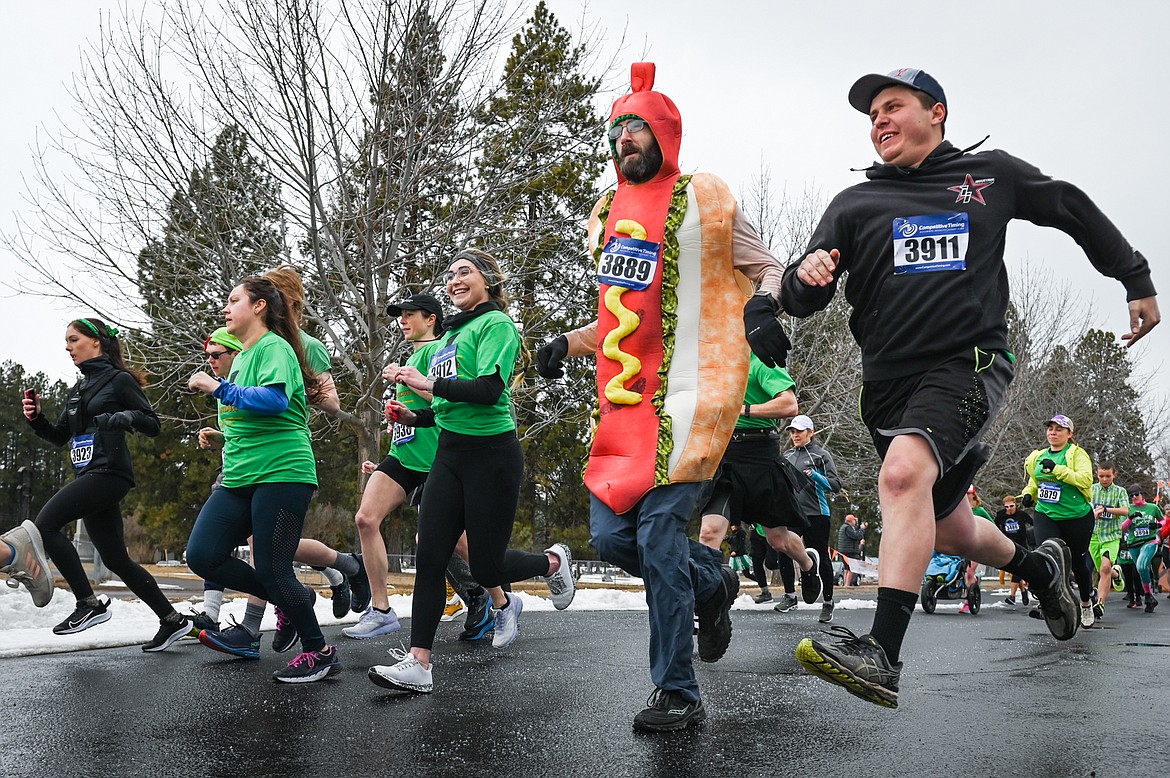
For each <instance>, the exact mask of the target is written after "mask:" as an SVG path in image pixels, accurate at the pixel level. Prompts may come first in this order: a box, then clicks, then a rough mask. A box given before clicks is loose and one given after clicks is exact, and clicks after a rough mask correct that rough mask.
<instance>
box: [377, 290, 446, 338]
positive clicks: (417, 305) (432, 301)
mask: <svg viewBox="0 0 1170 778" xmlns="http://www.w3.org/2000/svg"><path fill="white" fill-rule="evenodd" d="M403 311H425V312H427V313H431V314H434V315H435V326H436V329H438V328H441V327H442V326H443V306H442V305H441V304H440V303H439V301H438V300H437V299H436V298H435V297H433V296H431V295H429V294H424V293H419V294H412V295H411V296H410V297H407V298H406V299H405V300H403V301H402V302H400V303H391V304H390V305H387V306H386V313H387V314H389V315H390V316H401V315H402V312H403Z"/></svg>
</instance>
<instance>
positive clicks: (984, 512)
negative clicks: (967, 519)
mask: <svg viewBox="0 0 1170 778" xmlns="http://www.w3.org/2000/svg"><path fill="white" fill-rule="evenodd" d="M971 512H972V513H974V514H975V515H976V516H982V517H983V518H985V519H987V520H988V521H990V522H991V523H992V524H994V523H995V517H994V516H992V515H991V514H990V513H988V512H987V509H986V508H984V507H983V506H982V505H980V506H977V507H975V508H972V509H971Z"/></svg>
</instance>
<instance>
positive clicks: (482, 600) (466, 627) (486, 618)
mask: <svg viewBox="0 0 1170 778" xmlns="http://www.w3.org/2000/svg"><path fill="white" fill-rule="evenodd" d="M495 626H496V622H495V619H494V618H492V598H491V595H489V594H488V593H487V592H483V593H481V594H480V595H479V596H478V597H472V598H471V602H469V603H467V620H466V621H464V622H463V631H462V632H461V633H459V639H460V640H479V639H481V638H482V637H483V636H484V635H486V634H487V633H489V632H491V631H492V630H493V629H495Z"/></svg>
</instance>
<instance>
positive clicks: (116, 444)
mask: <svg viewBox="0 0 1170 778" xmlns="http://www.w3.org/2000/svg"><path fill="white" fill-rule="evenodd" d="M78 368H79V369H80V370H81V375H82V379H81V380H80V381H78V382H77V384H76V385H75V386H74V387H73V388H72V389H70V390H69V397H68V399H67V400H66V403H65V409H64V410H63V411H61V415H60V417H59V418H58V419H57V423H56V424H50V423H49V420H48V419H46V418H45V416H44V414H43V413H42V414H41V415H40V416H37V417H36V418H35V419H30V420H29V425H30V426H31V427H32V428H33V431H34V432H36V434H37V435H39V436H40V437H42V438H44V439H45V440H47V441H49V442H50V443H53V444H54V445H57V446H64V445H65V444H67V443H69V442H70V441H71V440H72V439H73V438H74V437H75V436H78V435H89V434H92V435H93V456H92V458H91V459H90V461H89V464H88V465H86V466H85V467H83V468H80V469H75V471H74V472H75V474H76V475H77V476H82V475H85V474H86V473H114V474H116V475H120V476H122V477H123V478H125V479H126V480H127V481H129V482H130V483H134V471H133V469H132V468H131V466H130V450H129V449H128V448H127V446H126V433H125V431H123V430H114V429H98V428H97V426H96V425H95V424H94V417H95V416H98V415H100V414H103V413H117V412H118V411H130V413H131V415H132V417H133V420H132V422H131V429H133V430H136V431H137V432H141V433H142V434H143V435H147V436H149V437H152V438H153V437H154V436H155V435H157V434H158V433H159V423H158V416H157V415H155V412H154V409H153V408H151V407H150V402H149V401H147V399H146V395H145V394H143V392H142V388H141V387H140V386H139V385H138V381H136V380H135V379H134V376H132V375H131V374H130V373H127V372H126V371H124V370H119V369H118V368H116V367H114V365H113V363H111V362H110V360H109V358H108V357H96V358H94V359H89V360H86V361H85V362H82V363H81V364H80V365H78Z"/></svg>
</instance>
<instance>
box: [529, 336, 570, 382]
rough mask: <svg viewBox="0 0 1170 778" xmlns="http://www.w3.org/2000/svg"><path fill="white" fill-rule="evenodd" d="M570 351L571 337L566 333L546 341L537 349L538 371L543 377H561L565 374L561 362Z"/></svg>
mask: <svg viewBox="0 0 1170 778" xmlns="http://www.w3.org/2000/svg"><path fill="white" fill-rule="evenodd" d="M568 353H569V339H568V338H566V337H565V336H564V335H558V336H557V337H555V338H553V339H552V340H550V341H549V342H548V343H545V344H544V345H543V346H541V347H540V348H539V349H537V351H536V372H537V373H540V375H541V377H542V378H560V377H561V376H563V375H564V374H565V371H564V370H562V369H561V362H562V361H563V360H564V358H565V355H567V354H568Z"/></svg>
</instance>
